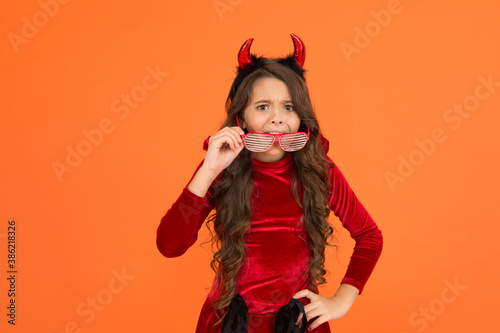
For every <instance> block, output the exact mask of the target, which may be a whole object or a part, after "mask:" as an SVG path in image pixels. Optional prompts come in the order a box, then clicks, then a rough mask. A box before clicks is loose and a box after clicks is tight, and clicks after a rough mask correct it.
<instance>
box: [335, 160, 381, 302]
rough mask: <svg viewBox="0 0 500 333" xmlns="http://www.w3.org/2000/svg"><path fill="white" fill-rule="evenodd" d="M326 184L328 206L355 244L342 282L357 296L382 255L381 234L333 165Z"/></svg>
mask: <svg viewBox="0 0 500 333" xmlns="http://www.w3.org/2000/svg"><path fill="white" fill-rule="evenodd" d="M330 182H331V184H332V185H333V191H332V196H331V198H330V202H329V207H330V209H331V210H332V212H333V213H334V214H335V216H337V217H338V218H339V219H340V221H341V222H342V225H343V226H344V227H345V228H346V229H347V230H348V231H349V233H350V235H351V237H352V238H353V239H354V240H355V241H356V244H355V246H354V250H353V253H352V256H351V260H350V262H349V266H348V267H347V272H346V274H345V276H344V278H343V279H342V283H348V284H350V285H353V286H355V287H356V288H358V289H359V290H360V293H361V292H362V291H363V288H364V286H365V284H366V282H367V281H368V278H369V277H370V275H371V273H372V271H373V269H374V267H375V264H376V263H377V261H378V258H379V257H380V254H381V252H382V244H383V239H382V233H381V231H380V229H379V228H378V227H377V225H376V224H375V222H374V221H373V219H372V217H371V216H370V215H369V214H368V212H367V211H366V209H365V207H364V206H363V205H362V204H361V202H360V201H359V200H358V198H357V197H356V195H355V194H354V191H353V190H352V189H351V187H350V186H349V184H348V183H347V181H346V179H345V177H344V175H343V174H342V172H340V170H339V168H338V167H337V166H335V167H334V168H333V169H332V170H331V171H330Z"/></svg>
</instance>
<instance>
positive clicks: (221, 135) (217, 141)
mask: <svg viewBox="0 0 500 333" xmlns="http://www.w3.org/2000/svg"><path fill="white" fill-rule="evenodd" d="M238 129H239V130H241V129H240V128H238ZM239 130H237V129H235V128H229V127H225V128H223V129H222V130H220V131H219V132H217V133H216V134H215V135H213V136H212V137H210V140H209V144H214V145H215V147H217V148H219V149H220V148H222V147H223V145H224V143H227V144H229V146H230V147H231V149H237V148H239V147H241V145H242V144H243V141H242V140H241V136H240V131H239ZM241 132H242V130H241Z"/></svg>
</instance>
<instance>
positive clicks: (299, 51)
mask: <svg viewBox="0 0 500 333" xmlns="http://www.w3.org/2000/svg"><path fill="white" fill-rule="evenodd" d="M290 36H292V40H293V56H294V58H295V61H296V62H297V65H299V67H300V68H302V67H304V62H305V61H306V46H305V45H304V42H302V40H301V39H300V38H299V36H297V35H294V34H290Z"/></svg>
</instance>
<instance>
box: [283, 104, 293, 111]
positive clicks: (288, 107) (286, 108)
mask: <svg viewBox="0 0 500 333" xmlns="http://www.w3.org/2000/svg"><path fill="white" fill-rule="evenodd" d="M285 110H287V111H293V110H294V109H293V105H290V104H289V105H285Z"/></svg>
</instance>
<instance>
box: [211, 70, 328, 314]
mask: <svg viewBox="0 0 500 333" xmlns="http://www.w3.org/2000/svg"><path fill="white" fill-rule="evenodd" d="M261 78H276V79H279V80H281V81H283V82H285V84H286V85H287V87H288V90H289V93H290V96H291V98H292V102H293V105H294V109H295V112H296V113H297V114H298V115H299V117H300V120H301V124H300V127H299V131H306V130H307V128H309V130H310V139H309V141H308V143H307V144H306V146H305V147H304V148H303V149H301V150H299V151H296V152H293V153H291V154H292V155H293V159H294V162H295V167H296V171H297V172H295V174H294V178H293V180H292V187H293V188H292V193H293V196H294V198H295V201H297V203H298V204H299V206H300V207H301V208H302V210H303V212H304V214H303V217H302V219H301V221H300V223H304V224H305V227H306V230H307V237H308V244H309V246H310V249H311V261H310V264H309V271H310V277H311V279H310V284H309V287H310V289H311V290H312V291H314V292H317V287H318V286H319V285H321V284H323V283H325V278H324V275H325V274H326V270H325V268H324V262H325V248H326V246H327V245H329V239H330V238H331V237H332V233H333V228H332V226H330V224H329V223H328V216H329V214H330V210H329V208H328V198H329V196H330V194H331V188H330V185H329V181H328V170H329V168H330V167H333V164H332V163H331V162H329V161H328V160H327V159H326V154H325V150H324V147H323V143H322V141H321V139H320V129H319V125H318V121H317V119H316V115H315V113H314V111H313V107H312V104H311V101H310V97H309V92H308V88H307V85H306V83H305V81H304V80H303V79H302V78H301V77H300V76H299V75H297V74H296V73H295V72H293V71H292V70H291V69H289V68H288V67H286V66H283V65H281V64H277V63H270V64H266V65H264V66H262V67H260V68H259V69H257V70H255V71H254V72H252V73H250V74H249V75H248V76H247V77H245V79H244V80H243V81H242V82H241V84H240V85H239V87H238V89H237V90H233V89H232V90H231V91H230V93H229V95H228V97H227V100H226V112H227V117H226V120H225V121H224V123H223V124H222V125H221V128H223V127H226V126H236V120H235V119H236V116H238V117H239V118H240V119H243V113H244V110H245V108H246V107H247V105H248V104H249V102H250V99H251V95H252V89H253V85H254V83H255V82H256V81H257V80H258V79H261ZM299 180H300V184H302V186H301V188H300V189H299V190H300V191H302V192H303V193H302V198H303V199H302V202H300V200H299V195H298V193H297V186H298V184H299ZM252 191H253V181H252V163H251V159H250V152H249V151H248V150H246V149H243V150H242V151H241V153H240V154H239V155H238V157H237V158H236V159H235V160H234V161H233V162H232V163H231V165H230V166H229V167H227V168H226V169H225V170H224V171H223V174H222V176H221V177H220V180H219V181H218V182H217V184H216V185H215V187H214V194H213V200H214V202H215V208H216V211H215V213H213V214H212V215H211V216H210V217H209V218H208V220H207V225H208V224H209V223H211V222H212V223H213V229H214V233H215V235H214V233H212V232H211V233H212V246H213V247H214V256H213V259H212V261H211V263H210V266H211V267H212V269H213V270H214V272H215V273H216V285H217V287H218V288H217V289H218V290H220V292H221V296H220V297H219V298H218V299H217V300H216V301H215V302H214V303H213V306H214V308H215V310H216V313H217V315H218V317H219V321H218V323H220V322H221V321H222V320H223V318H224V316H225V314H226V313H227V309H228V306H229V304H230V302H231V299H232V298H233V296H234V295H235V292H236V291H235V285H236V276H237V274H238V271H239V269H240V267H241V265H242V262H243V258H244V256H245V243H244V235H245V233H246V231H247V230H248V229H249V227H250V213H251V206H250V205H251V204H250V199H249V198H250V197H251V194H252ZM300 223H299V224H300ZM209 229H210V227H209Z"/></svg>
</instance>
